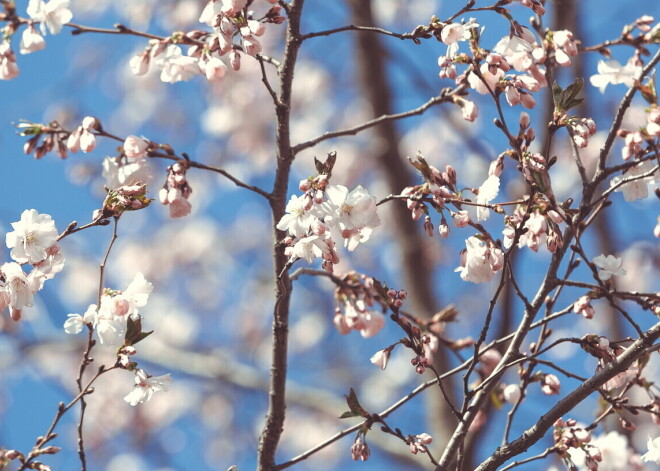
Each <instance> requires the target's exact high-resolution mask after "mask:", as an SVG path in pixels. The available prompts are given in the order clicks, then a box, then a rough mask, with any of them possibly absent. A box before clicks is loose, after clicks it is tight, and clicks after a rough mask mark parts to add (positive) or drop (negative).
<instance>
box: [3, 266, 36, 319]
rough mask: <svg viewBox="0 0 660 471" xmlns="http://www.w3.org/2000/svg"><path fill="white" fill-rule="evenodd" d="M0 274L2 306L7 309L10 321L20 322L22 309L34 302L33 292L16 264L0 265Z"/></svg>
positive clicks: (26, 278)
mask: <svg viewBox="0 0 660 471" xmlns="http://www.w3.org/2000/svg"><path fill="white" fill-rule="evenodd" d="M0 274H2V278H4V286H2V287H1V291H2V292H4V295H3V296H2V297H3V301H2V304H6V305H7V306H8V307H9V310H10V314H11V317H12V319H14V320H15V321H18V320H20V318H21V311H22V310H23V308H24V307H31V306H32V304H33V302H34V292H33V289H32V286H31V284H30V282H29V280H28V277H27V275H26V274H25V273H24V272H23V269H22V268H21V266H20V265H19V264H18V263H15V262H9V263H5V264H3V265H0Z"/></svg>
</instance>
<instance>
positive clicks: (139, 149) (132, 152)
mask: <svg viewBox="0 0 660 471" xmlns="http://www.w3.org/2000/svg"><path fill="white" fill-rule="evenodd" d="M148 147H149V143H148V142H147V141H145V140H144V139H141V138H139V137H137V136H128V137H127V138H126V140H125V141H124V154H126V157H128V158H129V159H139V158H142V157H145V156H146V155H147V148H148Z"/></svg>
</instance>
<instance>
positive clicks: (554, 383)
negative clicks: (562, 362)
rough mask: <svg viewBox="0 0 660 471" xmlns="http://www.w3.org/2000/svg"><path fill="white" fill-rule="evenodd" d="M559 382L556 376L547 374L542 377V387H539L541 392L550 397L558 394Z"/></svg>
mask: <svg viewBox="0 0 660 471" xmlns="http://www.w3.org/2000/svg"><path fill="white" fill-rule="evenodd" d="M560 386H561V384H560V382H559V378H557V376H555V375H552V374H547V375H544V376H543V385H542V386H541V391H543V394H545V395H546V396H552V395H553V394H559V389H560Z"/></svg>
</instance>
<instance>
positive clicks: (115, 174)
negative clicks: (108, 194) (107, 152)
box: [102, 157, 151, 189]
mask: <svg viewBox="0 0 660 471" xmlns="http://www.w3.org/2000/svg"><path fill="white" fill-rule="evenodd" d="M102 167H103V172H102V176H103V178H105V187H106V188H108V189H116V188H119V187H121V186H123V185H136V184H140V183H148V182H149V181H150V179H151V169H150V167H149V163H148V161H147V159H145V158H138V159H135V160H134V161H132V162H123V161H122V160H121V159H118V158H116V157H106V158H105V159H104V160H103V163H102Z"/></svg>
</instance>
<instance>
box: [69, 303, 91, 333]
mask: <svg viewBox="0 0 660 471" xmlns="http://www.w3.org/2000/svg"><path fill="white" fill-rule="evenodd" d="M96 307H97V306H96V304H91V305H90V306H89V307H88V308H87V311H85V313H84V314H83V315H82V316H81V315H80V314H68V315H67V317H68V319H67V320H66V321H65V322H64V331H65V332H66V333H67V334H72V335H76V334H79V333H80V332H82V330H83V327H84V326H85V325H92V324H94V323H95V321H96Z"/></svg>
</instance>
